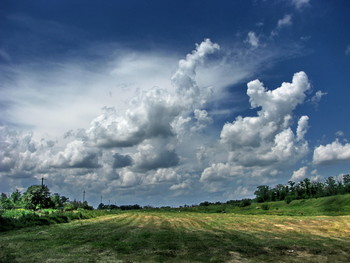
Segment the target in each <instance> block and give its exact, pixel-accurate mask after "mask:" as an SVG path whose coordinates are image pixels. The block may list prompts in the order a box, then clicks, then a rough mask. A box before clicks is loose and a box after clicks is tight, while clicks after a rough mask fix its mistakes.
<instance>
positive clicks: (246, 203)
mask: <svg viewBox="0 0 350 263" xmlns="http://www.w3.org/2000/svg"><path fill="white" fill-rule="evenodd" d="M251 204H252V200H250V199H242V201H241V202H240V203H239V206H240V207H246V206H250V205H251Z"/></svg>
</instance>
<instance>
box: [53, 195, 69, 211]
mask: <svg viewBox="0 0 350 263" xmlns="http://www.w3.org/2000/svg"><path fill="white" fill-rule="evenodd" d="M68 200H69V198H68V197H65V196H60V195H59V194H58V193H55V194H54V195H53V196H51V201H52V203H53V206H54V208H56V209H57V208H63V207H64V205H65V203H67V202H68Z"/></svg>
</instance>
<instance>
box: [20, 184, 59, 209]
mask: <svg viewBox="0 0 350 263" xmlns="http://www.w3.org/2000/svg"><path fill="white" fill-rule="evenodd" d="M23 199H24V203H25V207H26V208H28V209H33V210H36V209H40V208H53V207H54V204H53V202H52V200H51V197H50V191H49V188H48V187H47V186H46V185H43V186H41V185H32V186H29V187H28V189H27V191H26V192H25V193H24V194H23Z"/></svg>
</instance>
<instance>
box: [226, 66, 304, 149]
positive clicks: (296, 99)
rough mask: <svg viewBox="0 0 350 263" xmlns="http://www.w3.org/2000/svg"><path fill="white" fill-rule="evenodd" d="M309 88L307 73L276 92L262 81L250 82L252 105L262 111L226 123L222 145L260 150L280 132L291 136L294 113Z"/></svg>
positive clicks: (285, 83)
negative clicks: (290, 126)
mask: <svg viewBox="0 0 350 263" xmlns="http://www.w3.org/2000/svg"><path fill="white" fill-rule="evenodd" d="M309 88H310V84H309V82H308V78H307V76H306V74H305V73H304V72H299V73H296V74H294V76H293V81H292V83H287V82H284V83H283V84H282V86H281V87H279V88H277V89H275V90H266V89H265V88H264V86H263V84H262V83H261V82H260V81H259V80H254V81H251V82H249V83H248V90H247V95H248V96H249V98H250V99H249V101H250V104H251V106H252V107H253V108H257V107H261V110H260V111H258V113H257V114H258V116H256V117H244V118H243V117H241V116H239V117H237V118H236V120H235V121H234V122H233V123H226V124H225V125H224V127H223V129H222V131H221V135H220V138H221V142H222V143H224V144H226V145H228V146H229V147H230V148H231V149H237V148H240V147H257V146H259V145H261V142H262V141H264V140H269V141H273V140H274V138H276V135H277V134H279V133H280V132H284V133H286V132H287V133H289V131H288V130H287V129H288V126H289V121H290V118H291V115H290V114H291V112H292V111H293V110H294V109H295V107H296V106H297V105H298V104H300V103H302V102H303V101H304V99H305V91H307V90H308V89H309ZM303 119H304V120H305V117H303ZM280 136H282V135H280ZM271 139H272V140H271Z"/></svg>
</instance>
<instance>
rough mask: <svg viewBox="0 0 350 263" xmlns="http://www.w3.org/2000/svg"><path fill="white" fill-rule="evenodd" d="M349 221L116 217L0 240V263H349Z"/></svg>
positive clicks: (13, 234)
mask: <svg viewBox="0 0 350 263" xmlns="http://www.w3.org/2000/svg"><path fill="white" fill-rule="evenodd" d="M349 247H350V216H338V217H330V216H313V217H309V216H294V217H290V216H276V215H237V214H203V213H193V212H191V213H188V212H181V213H179V212H177V213H174V212H149V211H144V212H142V211H140V212H124V213H120V214H116V215H108V216H102V217H98V218H94V219H89V220H81V221H73V222H71V223H68V224H58V225H50V226H40V227H31V228H24V229H19V230H14V231H9V232H5V233H2V234H1V236H0V262H18V263H21V262H125V263H126V262H129V263H130V262H350V252H349Z"/></svg>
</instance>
